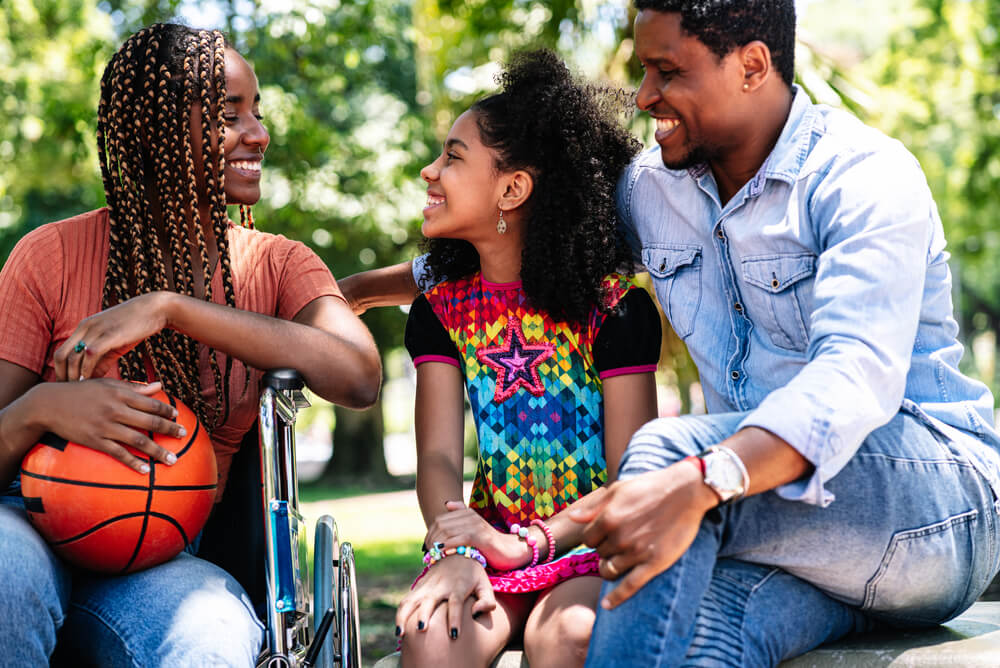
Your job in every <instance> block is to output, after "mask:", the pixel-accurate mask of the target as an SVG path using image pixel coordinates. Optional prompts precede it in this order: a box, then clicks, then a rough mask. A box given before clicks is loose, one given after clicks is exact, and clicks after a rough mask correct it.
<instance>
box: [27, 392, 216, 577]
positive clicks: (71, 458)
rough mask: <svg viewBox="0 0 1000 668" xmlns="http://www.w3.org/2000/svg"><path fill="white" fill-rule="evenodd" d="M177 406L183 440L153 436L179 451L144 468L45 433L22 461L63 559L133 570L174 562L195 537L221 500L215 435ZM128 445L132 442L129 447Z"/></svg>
mask: <svg viewBox="0 0 1000 668" xmlns="http://www.w3.org/2000/svg"><path fill="white" fill-rule="evenodd" d="M153 397H154V398H155V399H158V400H160V401H162V402H164V403H169V404H171V405H173V406H174V407H176V408H177V422H178V423H180V424H181V425H182V426H183V427H184V429H185V430H186V431H187V435H186V436H184V437H183V438H173V437H172V436H165V435H163V434H154V433H150V438H152V439H153V440H154V441H156V442H157V443H159V444H160V445H162V446H163V447H164V448H166V449H167V450H169V451H170V452H173V453H174V454H176V455H177V463H176V464H174V465H172V466H168V465H166V464H163V463H160V462H158V461H155V460H154V459H153V458H152V457H150V456H149V455H146V454H145V453H142V452H139V451H138V450H133V449H131V448H129V450H130V451H131V452H132V454H134V455H135V456H137V457H140V458H141V459H144V460H145V461H146V462H147V463H148V464H149V473H147V474H142V473H138V472H137V471H134V470H132V469H130V468H129V467H127V466H125V465H124V464H122V463H121V462H119V461H118V460H116V459H113V458H112V457H110V456H108V455H106V454H104V453H102V452H98V451H97V450H92V449H90V448H87V447H84V446H82V445H78V444H76V443H69V442H67V441H65V440H63V439H61V438H59V437H58V436H55V435H54V434H46V435H45V436H44V437H43V438H42V441H41V443H39V444H38V445H36V446H35V447H34V448H32V450H31V452H29V453H28V455H27V456H26V457H25V458H24V461H23V462H22V463H21V493H22V494H23V496H24V502H25V506H26V508H27V510H28V517H29V518H31V521H32V523H33V524H34V525H35V528H36V529H38V532H39V533H41V534H42V535H43V536H44V537H45V538H46V540H48V541H49V543H50V544H51V545H52V547H53V549H55V550H56V552H58V553H59V554H60V556H62V557H63V558H64V559H66V560H67V561H69V562H72V563H74V564H76V565H78V566H82V567H83V568H87V569H90V570H94V571H100V572H103V573H131V572H134V571H139V570H142V569H144V568H149V567H150V566H155V565H156V564H159V563H162V562H164V561H167V560H168V559H170V558H172V557H174V556H175V555H177V554H178V553H179V552H180V551H181V550H183V549H184V548H185V547H187V545H188V544H189V543H190V542H191V541H192V540H194V538H195V536H197V535H198V532H199V531H201V529H202V527H203V526H204V525H205V520H207V519H208V513H209V512H210V511H211V509H212V504H213V503H214V501H215V486H216V483H217V481H218V474H217V472H216V465H215V453H214V452H213V450H212V442H211V440H210V439H209V437H208V433H207V432H206V431H205V429H204V428H203V427H202V426H201V424H200V423H199V422H198V418H197V417H195V415H194V413H192V412H191V410H190V409H189V408H188V407H187V406H185V405H184V404H182V403H181V402H180V401H177V400H176V399H173V398H171V397H168V396H167V395H166V394H165V393H163V392H159V393H157V394H155V395H153ZM126 447H127V446H126Z"/></svg>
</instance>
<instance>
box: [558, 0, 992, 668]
mask: <svg viewBox="0 0 1000 668" xmlns="http://www.w3.org/2000/svg"><path fill="white" fill-rule="evenodd" d="M635 6H636V9H638V10H639V11H638V15H637V17H636V21H635V43H636V54H637V56H638V59H639V61H640V63H641V64H642V67H643V69H644V72H645V73H644V76H643V80H642V84H641V86H640V88H639V92H638V96H637V104H638V106H639V108H640V109H641V110H643V111H645V112H647V113H649V114H650V115H651V116H652V117H653V118H654V119H655V122H656V142H657V144H658V145H659V146H658V148H656V149H653V150H652V151H649V152H646V153H644V154H643V155H641V156H640V157H639V158H638V159H637V160H636V161H635V162H633V164H632V165H631V166H630V167H629V169H628V170H627V172H626V174H625V175H624V176H623V177H622V180H621V181H620V183H619V188H618V197H619V211H620V214H621V217H622V221H623V224H624V228H625V230H626V232H627V235H628V238H629V241H630V244H631V245H632V247H633V248H634V249H635V250H636V252H637V255H638V259H639V260H640V261H641V262H642V264H643V265H644V267H645V268H646V269H647V270H648V271H649V273H650V275H651V277H652V279H653V284H654V286H655V289H656V293H657V297H658V298H659V301H660V303H661V304H662V306H663V308H664V311H665V313H666V314H667V317H668V318H669V320H670V322H671V325H672V326H673V328H674V330H675V331H676V332H677V334H678V335H679V336H680V337H681V338H682V339H683V340H684V341H685V342H686V344H687V346H688V349H689V351H690V353H691V356H692V358H693V359H694V361H695V363H696V364H697V366H698V370H699V372H700V376H701V382H702V387H703V390H704V393H705V402H706V406H707V408H708V410H709V415H705V416H686V417H681V418H664V419H660V420H656V421H654V422H651V423H649V424H647V425H646V426H645V427H643V428H642V429H641V430H640V431H639V432H638V433H637V434H636V435H635V436H634V437H633V439H632V441H631V443H630V445H629V447H628V450H627V451H626V453H625V456H624V458H623V460H622V463H621V467H620V473H619V482H617V483H615V484H614V485H612V486H611V487H610V488H609V490H608V492H607V494H605V495H603V497H601V498H600V499H599V500H598V499H595V502H594V503H588V504H587V507H584V508H581V509H580V510H578V511H576V517H575V519H577V520H578V521H582V522H586V523H587V528H586V530H585V533H584V535H585V538H586V542H587V544H588V545H591V546H594V547H596V548H597V550H598V552H599V553H600V554H601V556H602V561H601V573H602V575H603V576H604V577H605V578H606V579H608V580H612V581H611V582H608V583H606V584H605V587H604V591H603V592H602V596H603V597H604V599H603V602H602V606H603V609H601V610H599V613H598V618H597V623H596V626H595V629H594V634H593V637H592V639H591V644H590V653H589V656H588V660H587V665H588V666H610V665H619V666H625V665H628V666H676V665H681V664H684V665H687V663H690V664H691V665H720V666H722V665H725V666H741V665H742V666H764V665H776V664H777V663H779V662H780V661H782V660H783V659H786V658H789V657H792V656H796V655H798V654H801V653H803V652H806V651H808V650H809V649H811V648H813V647H815V646H817V645H819V644H820V643H823V642H826V641H829V640H833V639H836V638H839V637H841V636H843V635H845V634H846V633H848V632H851V631H855V630H858V631H860V630H866V629H869V628H871V627H873V626H874V625H877V624H881V623H887V624H890V625H896V626H926V625H933V624H937V623H940V622H943V621H946V620H947V619H949V618H951V617H953V616H955V615H957V614H959V613H961V612H962V611H963V610H965V609H966V608H967V607H969V606H970V605H971V604H972V603H973V601H975V600H976V598H977V597H978V596H979V595H980V594H981V593H982V591H983V590H984V589H985V588H986V587H987V585H988V584H989V582H990V580H991V578H992V577H993V576H994V575H995V573H996V572H997V570H998V567H1000V549H998V545H997V543H996V539H995V537H996V535H997V527H998V524H1000V521H998V509H1000V505H998V501H997V499H998V492H1000V452H998V451H1000V436H998V434H997V432H996V431H995V430H994V428H993V420H992V411H993V397H992V396H991V394H990V392H989V390H988V389H987V388H986V387H985V386H984V385H982V384H981V383H978V382H976V381H973V380H971V379H969V378H967V377H965V376H964V375H962V373H961V372H960V371H959V369H958V362H959V359H960V357H961V355H962V346H961V345H960V344H959V342H958V341H957V339H956V336H957V333H958V327H957V325H956V323H955V321H954V319H953V318H952V303H951V297H950V293H951V277H950V273H949V270H948V265H947V263H946V261H947V257H948V256H947V253H946V252H945V251H944V246H945V240H944V236H943V230H942V226H941V222H940V220H939V218H938V215H937V209H936V207H935V205H934V201H933V199H932V197H931V193H930V191H929V189H928V186H927V183H926V180H925V178H924V176H923V173H922V172H921V169H920V166H919V164H918V163H917V161H916V160H915V159H914V158H913V156H912V155H910V154H909V153H908V152H907V151H906V150H905V149H904V148H903V147H902V145H901V144H899V142H897V141H895V140H892V139H889V138H887V137H885V136H884V135H882V134H881V133H879V132H877V131H875V130H873V129H871V128H869V127H866V126H865V125H863V124H862V123H860V122H859V121H858V120H857V119H856V118H854V117H853V116H850V115H849V114H846V113H844V112H840V111H836V110H833V109H830V108H827V107H822V106H817V105H814V104H812V103H811V102H810V101H809V99H808V97H807V95H806V94H805V92H804V91H802V90H801V89H799V88H798V87H796V86H795V85H794V84H793V69H794V68H793V57H794V41H795V7H794V2H793V0H774V1H769V0H687V1H684V0H661V1H656V0H636V2H635Z"/></svg>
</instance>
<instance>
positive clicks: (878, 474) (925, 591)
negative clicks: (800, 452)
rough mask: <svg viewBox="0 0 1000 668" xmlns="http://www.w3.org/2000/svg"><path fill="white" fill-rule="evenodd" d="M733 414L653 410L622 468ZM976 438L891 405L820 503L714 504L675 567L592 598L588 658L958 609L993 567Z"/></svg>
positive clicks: (739, 642) (987, 496)
mask: <svg viewBox="0 0 1000 668" xmlns="http://www.w3.org/2000/svg"><path fill="white" fill-rule="evenodd" d="M744 417H745V414H742V413H739V414H726V415H710V416H700V417H684V418H666V419H661V420H655V421H653V422H651V423H649V424H647V425H646V426H645V427H643V428H642V429H641V430H640V431H639V432H637V433H636V435H635V436H634V437H633V439H632V442H631V443H630V444H629V447H628V449H627V450H626V452H625V455H624V457H623V459H622V464H621V469H620V470H621V473H620V474H619V477H620V478H621V479H627V478H631V477H634V476H636V475H640V474H642V473H644V472H647V471H652V470H656V469H660V468H664V467H666V466H668V465H670V464H671V463H673V462H676V461H678V460H680V459H682V458H684V457H686V456H688V455H691V454H696V453H698V452H701V451H702V450H704V449H705V448H707V447H708V446H710V445H713V444H716V443H718V442H720V441H722V440H723V439H724V438H726V437H727V436H729V435H730V434H732V433H733V432H734V431H735V430H736V428H737V427H738V425H739V424H740V422H741V420H742V419H743V418H744ZM971 448H978V451H979V452H983V446H982V444H981V443H979V442H977V441H975V440H974V437H973V436H971V435H969V434H966V433H964V432H959V431H957V430H953V429H949V430H947V435H946V434H945V433H944V432H943V431H941V430H939V429H937V428H934V427H933V426H930V424H929V423H928V422H926V421H925V420H923V419H921V418H918V417H916V416H914V415H911V414H909V413H905V412H900V413H899V414H898V415H897V416H896V417H895V418H894V419H893V420H892V421H891V422H889V423H888V424H887V425H885V426H884V427H881V428H880V429H878V430H876V431H875V432H873V433H872V434H871V435H870V436H869V437H868V438H867V439H866V440H865V442H864V443H863V444H862V445H861V447H860V448H859V450H858V452H857V454H856V455H855V456H854V457H853V458H852V459H851V460H850V462H848V464H847V465H846V466H845V467H844V469H843V470H842V471H840V472H839V473H838V474H837V475H836V476H835V477H834V478H833V479H832V480H830V481H828V482H827V485H826V487H827V489H828V490H829V491H831V492H833V493H834V494H835V495H836V500H835V501H834V502H833V503H832V504H830V505H829V506H828V507H826V508H821V507H818V506H813V505H808V504H805V503H800V502H793V501H787V500H785V499H782V498H780V497H779V496H778V495H777V494H775V493H773V492H768V493H764V494H758V495H756V496H752V497H749V498H747V499H744V500H742V501H740V502H737V503H734V504H732V505H729V506H724V507H721V508H719V509H717V510H714V511H712V512H710V513H709V514H708V515H707V516H706V517H705V520H704V521H703V522H702V525H701V528H700V530H699V532H698V534H697V536H696V537H695V539H694V543H693V544H692V545H691V547H690V549H688V551H687V552H686V553H685V554H684V555H683V556H682V557H681V558H680V559H679V560H678V561H677V562H676V563H675V564H674V565H673V566H672V567H670V568H669V569H667V570H666V571H664V572H663V573H661V574H660V575H658V576H657V577H655V578H653V579H652V580H650V581H649V582H648V583H647V584H646V585H645V586H644V587H643V588H642V589H640V590H639V591H638V592H637V593H636V594H635V595H634V596H632V597H631V598H630V599H628V600H627V601H626V602H625V603H623V604H621V605H619V606H618V607H617V608H615V609H614V610H604V609H599V610H598V615H597V622H596V625H595V627H594V632H593V635H592V637H591V641H590V650H589V654H588V656H587V666H590V667H594V668H596V667H599V666H600V667H606V666H643V667H644V668H645V667H651V666H671V667H673V666H688V665H690V666H749V667H752V668H757V667H759V666H773V665H776V664H778V663H779V662H780V661H782V660H784V659H787V658H790V657H793V656H797V655H799V654H802V653H804V652H807V651H808V650H810V649H812V648H813V647H816V646H817V645H820V644H822V643H824V642H827V641H830V640H834V639H836V638H839V637H841V636H843V635H845V634H847V633H849V632H851V631H864V630H869V629H871V628H874V627H875V626H882V625H890V626H928V625H934V624H938V623H940V622H943V621H946V620H948V619H950V618H952V617H954V616H956V615H958V614H960V613H961V612H962V611H964V610H965V609H966V608H968V607H969V606H970V605H972V603H973V602H974V601H975V600H976V598H978V597H979V595H980V594H981V593H982V592H983V591H984V590H985V589H986V587H987V586H988V585H989V583H990V581H991V579H992V578H993V576H994V575H995V574H996V573H997V570H998V568H1000V542H998V541H1000V538H998V534H997V532H998V514H1000V503H998V501H997V498H996V496H995V495H994V493H993V491H992V488H991V485H990V484H989V482H988V481H987V480H986V479H985V478H984V477H983V476H982V475H980V473H978V472H977V470H976V469H975V468H973V466H972V465H971V464H970V463H969V457H968V454H967V453H968V452H969V451H970V449H971ZM987 458H991V459H993V460H995V461H996V464H995V465H994V466H993V470H992V471H991V473H992V474H993V475H996V471H997V469H998V468H1000V457H993V456H992V454H991V453H989V452H987ZM994 482H995V479H994ZM614 586H615V583H614V582H610V583H605V585H604V591H603V594H604V595H606V594H607V593H608V592H610V591H611V590H612V589H614Z"/></svg>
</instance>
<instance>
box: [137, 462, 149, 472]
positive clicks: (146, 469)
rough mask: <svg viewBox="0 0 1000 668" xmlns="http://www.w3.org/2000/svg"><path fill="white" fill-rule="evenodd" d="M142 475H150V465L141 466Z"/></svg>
mask: <svg viewBox="0 0 1000 668" xmlns="http://www.w3.org/2000/svg"><path fill="white" fill-rule="evenodd" d="M139 472H140V473H149V464H139Z"/></svg>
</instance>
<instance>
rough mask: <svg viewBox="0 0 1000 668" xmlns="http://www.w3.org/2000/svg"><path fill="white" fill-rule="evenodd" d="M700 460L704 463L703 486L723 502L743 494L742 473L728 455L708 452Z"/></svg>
mask: <svg viewBox="0 0 1000 668" xmlns="http://www.w3.org/2000/svg"><path fill="white" fill-rule="evenodd" d="M702 460H704V462H705V484H706V485H708V486H709V487H711V488H712V489H713V490H715V493H716V494H718V495H719V496H720V497H722V500H723V501H728V500H729V499H731V498H732V497H734V496H736V495H738V494H742V493H743V492H744V490H743V472H742V471H741V470H740V467H739V466H738V465H737V464H736V462H734V461H733V460H732V459H731V458H730V457H729V456H728V455H726V454H724V453H721V452H708V453H706V454H704V455H702Z"/></svg>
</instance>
